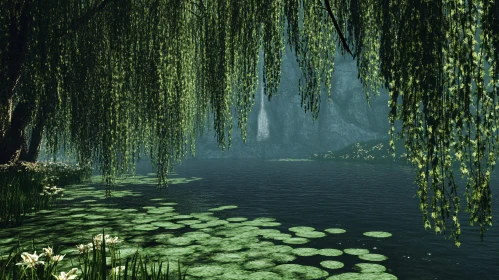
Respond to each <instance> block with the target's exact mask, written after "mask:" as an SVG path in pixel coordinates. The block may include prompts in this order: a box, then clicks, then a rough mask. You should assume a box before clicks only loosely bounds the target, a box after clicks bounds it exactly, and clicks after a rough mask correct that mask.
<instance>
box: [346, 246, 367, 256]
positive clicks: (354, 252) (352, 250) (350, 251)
mask: <svg viewBox="0 0 499 280" xmlns="http://www.w3.org/2000/svg"><path fill="white" fill-rule="evenodd" d="M343 251H344V252H345V253H347V254H349V255H355V256H359V255H364V254H369V250H367V249H359V248H350V249H345V250H343Z"/></svg>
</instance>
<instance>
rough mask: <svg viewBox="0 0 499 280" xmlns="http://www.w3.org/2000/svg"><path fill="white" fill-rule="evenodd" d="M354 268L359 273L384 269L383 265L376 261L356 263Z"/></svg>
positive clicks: (377, 271)
mask: <svg viewBox="0 0 499 280" xmlns="http://www.w3.org/2000/svg"><path fill="white" fill-rule="evenodd" d="M354 269H356V270H357V269H358V270H360V272H361V273H380V272H385V271H386V267H385V266H383V265H380V264H377V263H358V264H356V265H355V267H354Z"/></svg>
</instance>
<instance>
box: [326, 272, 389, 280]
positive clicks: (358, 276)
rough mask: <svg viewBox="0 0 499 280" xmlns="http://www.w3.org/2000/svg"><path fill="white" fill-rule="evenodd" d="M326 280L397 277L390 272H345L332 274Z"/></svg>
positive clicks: (387, 278) (380, 279)
mask: <svg viewBox="0 0 499 280" xmlns="http://www.w3.org/2000/svg"><path fill="white" fill-rule="evenodd" d="M326 280H397V277H396V276H395V275H393V274H390V273H356V272H347V273H342V274H337V275H333V276H331V277H328V278H327V279H326Z"/></svg>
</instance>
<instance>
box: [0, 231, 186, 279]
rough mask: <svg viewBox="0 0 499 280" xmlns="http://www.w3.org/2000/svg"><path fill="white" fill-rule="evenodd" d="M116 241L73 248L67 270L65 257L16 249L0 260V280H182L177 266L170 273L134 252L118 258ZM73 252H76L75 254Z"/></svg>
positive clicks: (101, 239) (102, 237)
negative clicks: (74, 258) (75, 261)
mask: <svg viewBox="0 0 499 280" xmlns="http://www.w3.org/2000/svg"><path fill="white" fill-rule="evenodd" d="M119 243H121V240H118V237H110V236H109V235H107V234H104V230H103V231H102V234H98V235H96V236H94V237H93V238H92V242H91V243H88V244H80V245H77V246H76V249H77V251H78V252H79V254H78V256H77V258H78V260H77V265H75V264H74V263H73V260H71V266H70V267H71V268H70V269H67V265H63V264H61V261H62V260H66V259H65V256H66V255H56V254H55V252H54V250H53V248H52V247H47V248H43V250H42V251H43V253H41V254H37V253H36V250H35V248H34V246H32V248H31V249H32V250H33V251H34V253H32V254H30V253H28V252H25V251H24V250H22V249H21V248H20V246H18V247H17V248H14V249H13V250H12V251H11V253H10V254H9V256H8V257H7V258H6V259H0V279H3V280H49V279H50V280H54V279H56V280H72V279H75V280H106V279H111V280H153V279H154V280H160V279H161V280H162V279H165V280H166V279H178V280H183V279H184V280H185V278H186V275H187V274H186V272H187V269H186V270H185V271H184V273H183V274H182V271H181V266H180V262H177V263H178V266H177V269H176V271H175V270H173V271H170V264H169V262H167V264H166V268H165V267H164V263H163V262H161V261H160V260H153V259H151V258H149V257H141V256H140V255H139V253H138V251H136V252H135V254H134V255H133V256H132V257H127V258H126V259H124V260H123V259H122V258H120V250H119V248H118V244H119ZM75 251H76V250H75Z"/></svg>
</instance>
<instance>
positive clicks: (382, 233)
mask: <svg viewBox="0 0 499 280" xmlns="http://www.w3.org/2000/svg"><path fill="white" fill-rule="evenodd" d="M364 235H365V236H369V237H376V238H387V237H390V236H392V234H391V233H389V232H385V231H368V232H364Z"/></svg>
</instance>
